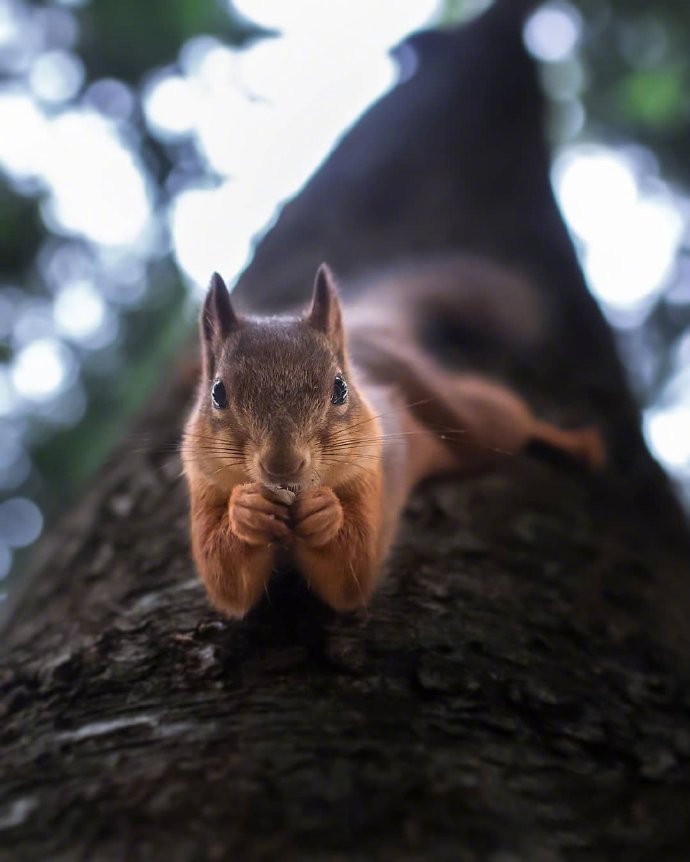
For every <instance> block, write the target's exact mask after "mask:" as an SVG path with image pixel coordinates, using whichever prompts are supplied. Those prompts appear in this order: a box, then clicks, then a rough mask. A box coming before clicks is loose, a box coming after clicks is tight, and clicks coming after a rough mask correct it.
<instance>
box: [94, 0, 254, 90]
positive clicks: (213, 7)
mask: <svg viewBox="0 0 690 862" xmlns="http://www.w3.org/2000/svg"><path fill="white" fill-rule="evenodd" d="M80 22H81V25H82V39H81V43H80V54H81V56H82V59H83V60H84V61H85V63H86V67H87V71H88V74H89V77H91V78H100V77H116V78H121V79H122V80H124V81H128V82H130V83H137V82H138V81H139V80H140V79H141V78H142V76H143V75H145V74H146V72H148V71H149V70H151V69H153V68H155V67H156V66H162V65H165V64H167V63H170V62H172V61H174V59H175V57H176V55H177V52H178V51H179V49H180V46H181V45H183V44H184V43H185V42H186V41H187V39H189V38H190V37H192V36H195V35H198V34H200V33H209V34H213V35H214V36H217V37H219V38H220V39H223V40H225V41H227V42H230V43H232V44H239V43H240V42H242V41H244V40H245V39H246V38H247V37H248V36H250V35H255V34H257V32H258V31H257V30H256V28H255V27H253V26H252V25H250V24H249V22H245V21H243V20H242V19H241V18H239V16H236V15H230V14H228V4H227V3H225V2H223V0H145V2H143V3H142V2H138V0H96V2H93V3H91V5H89V6H86V7H85V8H84V10H83V12H82V13H81V16H80Z"/></svg>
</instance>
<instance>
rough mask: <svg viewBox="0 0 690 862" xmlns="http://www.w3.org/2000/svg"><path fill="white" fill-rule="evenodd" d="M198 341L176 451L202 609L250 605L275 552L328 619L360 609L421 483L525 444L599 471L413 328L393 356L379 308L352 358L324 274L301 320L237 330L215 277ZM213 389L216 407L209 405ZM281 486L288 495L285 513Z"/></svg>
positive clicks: (477, 468)
mask: <svg viewBox="0 0 690 862" xmlns="http://www.w3.org/2000/svg"><path fill="white" fill-rule="evenodd" d="M444 277H446V278H447V264H446V269H445V270H444ZM450 299H452V295H451V297H450V298H449V301H450ZM417 302H418V300H417ZM396 315H398V316H399V315H400V309H399V308H398V309H396ZM360 317H361V312H360ZM377 322H378V323H380V328H379V329H378V337H375V334H376V333H377V328H376V327H377ZM200 329H201V342H202V358H203V373H202V380H201V382H200V386H199V393H198V399H197V404H196V406H195V409H194V411H193V413H192V415H191V417H190V419H189V422H188V423H187V427H186V431H185V438H184V445H183V463H184V469H185V475H186V478H187V482H188V486H189V491H190V497H191V537H192V550H193V554H194V559H195V562H196V565H197V569H198V571H199V574H200V576H201V577H202V579H203V581H204V583H205V584H206V588H207V591H208V594H209V598H210V599H211V601H212V602H213V604H214V605H215V606H216V607H217V608H219V610H221V611H223V612H224V613H226V614H228V615H230V616H237V617H240V616H242V615H244V614H245V613H246V612H247V611H248V610H249V609H250V608H251V607H252V606H253V605H254V604H256V602H257V601H258V599H259V598H260V597H261V594H262V593H263V592H264V590H266V589H267V586H268V581H269V577H270V575H271V571H272V569H273V568H274V566H275V563H276V559H277V554H278V552H280V554H281V556H282V555H284V554H285V553H286V552H287V553H289V554H290V555H291V557H292V559H293V561H294V562H295V563H296V565H297V567H298V569H299V570H300V571H301V573H302V575H303V577H304V578H305V580H306V582H307V584H308V585H309V587H310V588H311V589H313V590H314V592H315V593H317V594H318V595H319V596H320V597H321V598H322V599H323V600H324V601H325V602H327V603H328V604H329V605H331V606H332V607H333V608H336V609H338V610H346V609H352V608H356V607H358V606H361V605H365V604H366V603H367V601H368V600H369V597H370V596H371V594H372V592H373V590H374V588H375V585H376V580H377V578H378V575H379V573H380V571H381V567H382V564H383V561H384V558H385V556H386V554H387V552H388V550H389V548H390V545H391V543H392V541H393V539H394V537H395V531H396V527H397V523H398V520H399V517H400V513H401V511H402V509H403V507H404V505H405V502H406V500H407V498H408V497H409V494H410V492H411V491H412V489H413V488H414V487H415V485H416V484H417V483H418V482H419V481H420V480H421V479H423V478H425V477H427V476H430V475H434V474H436V473H441V472H450V471H453V472H460V473H462V474H471V473H477V472H481V471H485V470H487V469H491V468H493V467H494V466H495V465H496V464H497V463H498V462H499V461H500V460H501V458H503V457H506V456H508V455H513V454H515V453H517V452H519V451H521V450H522V449H524V447H525V446H526V445H527V444H528V443H529V442H531V441H533V440H538V441H540V442H542V443H545V444H547V445H549V446H551V447H554V448H556V449H558V450H560V451H563V452H565V453H567V454H568V455H569V456H570V457H572V458H574V459H576V460H579V461H581V462H582V463H584V464H586V465H588V466H590V467H597V466H599V465H600V464H601V463H602V461H603V446H602V442H601V438H600V436H599V434H598V432H596V431H595V430H593V429H581V430H575V431H566V430H562V429H560V428H557V427H555V426H553V425H550V424H549V423H546V422H543V421H541V420H538V419H537V418H535V417H534V416H533V414H532V413H531V411H530V409H529V407H528V406H527V405H526V404H525V402H524V401H523V400H522V399H521V398H519V397H518V396H517V395H516V394H515V393H513V392H511V391H510V390H508V389H507V388H505V387H503V386H500V385H498V384H496V383H493V382H491V381H489V380H486V379H483V378H481V377H476V376H468V375H456V374H455V375H454V374H452V373H450V372H448V371H446V370H444V369H442V368H441V367H440V366H438V365H437V364H436V363H435V362H434V361H433V360H432V359H431V358H430V357H429V356H427V355H426V354H425V353H424V352H423V351H422V350H421V349H420V348H419V347H418V346H417V345H416V343H415V342H414V338H413V335H412V332H413V327H411V326H410V325H406V326H405V327H404V328H403V330H404V335H405V341H404V343H401V339H400V337H398V338H396V337H395V333H394V332H392V331H391V329H390V315H386V311H385V308H383V307H382V306H378V308H377V307H372V316H370V318H369V319H363V320H362V322H361V323H358V322H357V321H356V320H353V321H352V324H351V325H349V326H348V332H347V334H348V336H349V342H350V347H351V351H348V347H347V345H346V337H345V336H346V332H345V328H344V323H343V314H342V311H341V307H340V302H339V300H338V296H337V292H336V289H335V286H334V283H333V280H332V276H331V274H330V272H329V271H328V270H327V268H325V267H321V269H320V270H319V273H318V274H317V279H316V284H315V288H314V297H313V300H312V306H311V309H310V311H309V313H308V314H307V315H306V316H305V317H297V318H268V319H263V320H254V319H250V318H240V317H238V316H237V315H236V314H235V312H234V310H233V309H232V306H231V304H230V298H229V294H228V292H227V289H226V288H225V285H224V284H223V282H222V280H221V279H220V277H218V276H214V278H213V280H212V284H211V288H210V290H209V294H208V296H207V299H206V302H205V304H204V309H203V311H202V315H201V327H200ZM372 335H374V337H372ZM349 352H352V353H353V354H354V355H355V357H356V359H357V360H358V362H359V368H358V369H357V370H358V371H359V372H360V373H359V375H358V374H357V372H356V371H355V369H353V368H352V366H351V363H350V359H349ZM336 375H342V376H343V377H344V379H345V381H346V382H347V385H348V389H349V392H348V399H347V402H346V403H345V404H340V405H338V404H333V403H331V394H332V392H333V386H334V379H335V377H336ZM216 380H220V381H222V383H223V385H224V387H225V393H226V394H227V406H224V407H223V408H222V409H218V408H216V407H214V406H213V405H212V403H211V397H210V391H211V387H212V385H213V383H214V381H216ZM281 486H282V487H286V486H287V487H292V488H294V489H295V490H296V496H295V499H294V502H293V503H292V505H291V506H289V505H287V504H286V503H285V502H284V501H283V499H282V498H281V495H280V493H276V492H277V491H278V488H279V487H281Z"/></svg>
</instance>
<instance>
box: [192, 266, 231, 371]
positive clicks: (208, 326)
mask: <svg viewBox="0 0 690 862" xmlns="http://www.w3.org/2000/svg"><path fill="white" fill-rule="evenodd" d="M237 323H238V320H237V315H236V314H235V311H234V309H233V307H232V303H231V302H230V292H229V291H228V289H227V287H226V286H225V282H224V281H223V279H222V278H221V277H220V275H219V274H218V273H217V272H214V273H213V275H212V276H211V282H210V284H209V288H208V293H207V294H206V299H205V300H204V305H203V308H202V309H201V319H200V326H199V328H200V334H201V349H202V355H203V360H204V368H205V371H206V376H207V377H210V376H211V375H212V372H213V367H214V365H215V360H214V357H215V354H216V352H217V350H218V349H219V347H220V345H221V344H222V342H223V339H225V338H227V336H228V335H229V334H230V333H231V332H232V330H233V329H234V328H235V327H236V326H237Z"/></svg>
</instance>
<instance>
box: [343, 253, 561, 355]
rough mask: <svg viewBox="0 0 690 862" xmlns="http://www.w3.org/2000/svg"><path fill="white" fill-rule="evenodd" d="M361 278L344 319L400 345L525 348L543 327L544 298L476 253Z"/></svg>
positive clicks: (536, 342)
mask: <svg viewBox="0 0 690 862" xmlns="http://www.w3.org/2000/svg"><path fill="white" fill-rule="evenodd" d="M363 284H366V288H363V289H362V291H361V292H360V293H359V295H358V296H357V297H356V299H355V301H354V303H353V304H352V306H351V310H350V313H349V315H348V317H349V318H350V320H352V321H353V322H355V321H356V323H357V325H358V327H360V328H361V327H362V326H364V327H368V326H369V325H371V326H372V328H375V329H376V330H378V331H379V332H380V331H381V330H384V331H385V330H387V331H389V332H390V333H391V334H392V335H393V336H394V337H395V338H403V339H404V340H405V341H407V342H408V343H410V342H416V343H421V344H427V345H428V344H436V343H438V342H439V341H444V342H446V343H448V342H451V343H462V342H464V343H473V344H480V343H482V342H484V341H486V342H491V343H493V344H503V345H505V346H506V347H507V348H509V349H512V350H519V351H521V352H524V353H533V352H534V351H536V350H537V348H538V347H539V346H540V345H541V344H542V343H543V341H544V339H545V337H546V335H547V333H548V331H549V321H548V312H547V308H546V304H545V302H544V299H543V298H542V296H541V295H540V292H539V291H538V290H537V289H536V288H535V287H534V285H533V284H532V283H531V282H530V281H529V280H528V279H527V278H526V277H524V276H522V275H520V274H518V273H516V272H514V271H513V270H509V269H507V268H504V267H503V266H501V265H500V264H497V263H494V262H493V261H490V260H487V259H484V258H481V257H478V256H470V255H462V256H453V257H446V258H440V259H434V260H430V261H427V262H423V263H414V264H409V265H402V266H399V267H397V268H396V269H392V270H387V271H386V272H385V273H383V274H381V275H378V276H376V277H375V278H374V279H367V280H366V282H364V283H363Z"/></svg>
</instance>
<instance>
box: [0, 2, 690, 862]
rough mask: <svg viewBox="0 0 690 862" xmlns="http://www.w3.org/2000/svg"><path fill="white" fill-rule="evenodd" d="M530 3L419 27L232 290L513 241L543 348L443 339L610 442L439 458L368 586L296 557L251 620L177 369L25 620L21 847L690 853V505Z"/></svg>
mask: <svg viewBox="0 0 690 862" xmlns="http://www.w3.org/2000/svg"><path fill="white" fill-rule="evenodd" d="M506 10H508V11H506ZM509 10H510V3H509V2H505V3H499V4H498V5H497V6H495V7H494V8H493V10H492V11H490V12H489V13H487V14H486V15H484V16H483V17H482V18H481V19H479V20H478V21H476V22H475V23H473V24H472V25H470V26H468V27H466V28H463V29H461V30H458V31H456V32H450V33H445V34H440V33H429V34H425V35H422V36H419V37H416V38H415V39H413V40H412V44H413V46H414V48H415V51H417V52H418V54H419V67H418V69H417V72H416V74H415V75H414V76H413V77H411V78H410V79H409V80H407V81H406V82H404V83H402V84H401V85H400V86H399V87H398V88H397V89H396V90H395V91H393V92H392V93H391V94H390V95H389V96H387V97H386V98H384V99H383V100H382V101H381V102H380V103H379V104H377V105H376V106H375V107H374V108H373V109H372V110H371V111H369V113H368V114H367V115H366V116H365V117H364V118H363V119H362V120H361V121H360V122H359V123H358V124H357V126H356V127H355V128H354V129H353V130H352V131H351V132H350V133H349V134H348V135H347V136H346V138H345V139H344V140H343V141H342V143H341V144H340V145H339V146H338V148H337V149H336V151H335V152H334V153H333V155H332V156H331V157H330V159H329V160H328V161H327V163H326V164H325V165H324V166H323V167H322V168H321V170H320V171H319V172H318V174H317V175H316V176H315V177H314V179H313V180H312V181H311V182H310V183H309V184H308V186H307V187H306V188H305V190H304V191H303V192H302V193H301V194H300V195H299V197H298V198H297V199H296V200H295V201H294V202H293V203H291V204H290V205H288V206H287V207H286V208H285V210H284V211H283V213H282V215H281V217H280V219H279V221H278V223H277V224H276V226H275V227H274V228H273V230H272V231H271V232H270V234H269V235H268V236H267V237H266V238H265V239H264V240H263V242H262V243H261V245H260V246H259V248H258V250H257V254H256V257H255V259H254V261H253V263H252V265H251V266H250V268H249V269H248V271H247V272H246V273H245V274H244V276H243V277H242V280H241V282H240V284H239V286H238V289H237V296H238V297H239V298H240V299H241V300H242V301H243V302H244V303H245V304H246V305H250V306H252V307H254V308H256V309H259V310H265V309H268V308H272V309H279V308H281V307H284V306H287V305H288V304H292V303H294V302H295V301H297V300H300V301H301V300H306V298H307V295H308V292H309V288H310V284H311V279H312V276H313V272H314V270H315V268H316V265H317V264H318V263H319V262H320V261H321V260H322V259H326V260H328V261H329V263H331V264H332V266H333V267H334V268H335V270H336V272H337V273H339V274H340V275H341V276H342V277H343V278H344V279H345V283H346V287H347V283H348V281H352V280H354V279H356V278H358V277H359V276H361V275H362V274H364V273H365V272H366V271H367V270H370V269H372V268H376V267H381V266H388V265H391V264H394V263H398V262H400V261H401V260H403V259H415V258H419V257H421V256H427V255H433V254H438V253H445V252H449V251H458V250H465V251H472V252H480V253H482V254H484V255H488V256H490V257H492V258H493V259H496V260H500V261H501V262H503V263H504V264H507V265H509V266H510V267H512V268H514V269H515V270H519V271H520V272H523V273H526V274H527V275H528V276H529V277H530V278H531V279H532V280H533V281H534V283H535V285H536V286H537V288H538V290H539V293H540V296H541V297H542V299H543V303H544V305H545V307H546V308H547V309H548V310H549V315H550V319H551V321H552V326H551V330H550V335H549V338H548V340H547V343H545V344H544V345H543V346H542V349H541V350H540V352H539V355H538V356H536V357H529V356H524V357H523V356H519V357H516V356H515V355H511V352H510V351H508V350H506V351H503V352H501V351H499V350H498V349H497V348H496V346H495V345H492V346H491V350H486V349H481V345H475V347H474V348H472V347H471V345H470V346H468V347H467V350H466V351H464V352H463V353H462V356H461V357H460V356H459V351H458V350H457V346H453V345H444V344H443V341H442V339H441V338H440V336H439V342H438V348H439V350H441V349H443V352H444V356H445V357H446V358H450V359H452V360H458V359H460V360H461V361H462V362H463V363H465V364H472V365H478V366H481V367H484V368H487V369H489V370H491V371H492V373H497V374H501V375H502V376H504V377H507V378H509V379H510V378H511V377H512V379H513V380H514V381H515V382H516V385H518V386H519V388H520V389H521V390H522V391H524V392H526V393H528V394H529V397H530V399H531V400H533V402H534V403H535V404H536V405H538V407H539V409H540V410H541V411H542V412H544V413H545V414H546V415H549V416H552V417H555V418H557V419H559V420H561V421H565V422H575V421H578V420H582V419H583V418H587V419H594V420H595V421H597V422H598V423H600V424H601V425H602V427H604V428H605V430H606V433H607V438H608V442H609V447H610V451H611V464H610V466H609V467H608V468H607V470H606V471H605V473H604V475H602V476H597V477H591V476H586V475H583V474H581V473H580V472H577V471H573V470H570V469H566V467H565V465H562V464H557V463H550V462H548V461H546V460H545V459H543V458H541V459H539V458H523V459H515V460H514V461H513V462H512V463H511V465H510V466H509V468H508V469H506V470H504V471H503V472H501V473H500V474H496V475H492V476H489V477H485V478H481V479H477V480H472V481H466V482H463V483H459V482H457V481H451V480H445V481H439V482H435V483H430V484H429V485H428V486H427V487H426V488H425V489H424V490H423V491H421V492H420V493H419V494H418V495H417V496H416V497H415V498H414V500H413V501H412V503H411V504H410V506H409V508H408V512H407V514H406V520H405V524H404V527H403V529H402V530H401V536H400V540H399V541H398V543H397V547H396V550H395V551H394V553H393V555H392V558H391V560H390V562H389V564H388V567H387V568H388V570H389V571H388V576H387V578H386V579H385V581H384V584H383V586H382V588H381V589H380V591H379V592H378V593H377V595H376V596H375V598H374V600H373V601H372V602H371V605H370V607H369V609H368V611H367V612H366V613H360V614H354V615H343V616H336V615H334V614H333V613H331V612H329V611H327V610H326V609H324V608H323V607H322V606H320V605H319V604H318V602H317V601H316V600H315V599H314V598H312V597H311V596H310V595H309V594H308V593H307V592H306V589H304V588H302V587H301V586H300V585H299V582H297V581H296V580H294V579H293V578H291V577H289V576H288V577H286V578H284V579H283V580H282V581H280V582H277V583H276V584H274V585H273V586H272V588H271V591H270V599H269V600H266V601H265V602H264V604H263V605H262V606H260V607H259V608H258V610H257V611H256V612H255V613H253V614H252V616H251V617H250V618H249V619H248V620H246V621H244V622H241V623H237V622H227V621H224V620H222V619H221V618H220V617H219V616H218V615H217V614H215V613H214V612H212V611H211V610H210V608H209V606H208V604H207V601H206V599H205V597H204V594H203V590H202V588H201V586H200V584H199V583H198V581H197V579H196V577H195V575H194V572H193V568H192V565H191V562H190V559H189V550H188V544H187V503H186V498H185V493H184V488H183V487H182V484H181V482H180V478H179V471H180V465H179V460H178V458H177V457H176V456H172V455H170V454H167V455H166V454H164V451H163V450H164V449H165V447H167V446H169V445H170V444H173V443H174V442H175V441H176V440H177V439H178V436H179V432H180V427H181V423H182V421H183V418H184V414H185V410H186V409H187V405H188V403H189V395H190V388H191V387H190V383H189V381H187V380H185V379H183V377H180V379H179V380H177V381H176V382H173V383H170V384H169V388H168V389H167V391H166V393H165V395H164V396H163V397H162V398H161V399H160V400H159V402H158V403H157V404H156V405H154V407H153V408H152V409H151V410H150V411H149V413H148V414H147V415H146V416H145V417H143V418H142V420H141V423H140V427H139V428H138V429H137V434H138V435H140V434H142V433H146V434H148V435H149V438H150V440H151V441H152V445H151V451H150V452H149V453H148V454H146V453H141V452H138V451H137V450H136V448H133V446H132V444H131V443H125V444H123V445H122V446H121V447H120V448H119V450H118V451H117V452H116V453H115V454H114V455H113V457H112V459H111V462H110V463H109V465H108V466H107V467H106V468H105V469H104V470H103V472H102V473H101V475H100V476H99V478H98V481H97V483H96V484H95V486H94V487H93V489H92V490H91V492H90V493H89V494H88V495H87V496H86V498H85V499H84V500H83V501H82V502H81V504H80V505H79V506H78V507H77V508H76V509H75V510H74V511H73V512H72V513H71V515H69V516H68V517H67V518H66V519H65V520H64V523H63V524H62V525H61V526H60V527H59V528H58V529H57V530H56V531H55V532H54V533H53V535H52V537H51V538H50V539H49V540H47V541H46V542H45V543H44V545H43V549H42V556H41V560H40V561H39V562H38V564H37V572H36V574H35V576H34V578H33V579H32V580H31V582H30V588H29V590H28V592H27V595H26V596H25V598H24V601H23V603H22V606H21V608H20V609H19V610H18V611H17V613H16V614H15V619H14V621H13V624H12V626H11V627H10V628H9V630H8V632H7V633H6V634H5V644H4V646H5V650H6V655H5V661H4V665H3V670H2V672H1V677H0V687H1V691H2V698H3V699H2V702H1V703H0V710H1V711H2V712H1V713H0V714H2V716H3V718H2V728H1V730H0V734H1V737H2V746H3V753H2V772H1V777H0V859H2V860H13V862H15V860H46V859H50V860H51V862H60V860H70V862H71V860H82V859H83V860H99V862H109V860H127V862H135V860H159V859H161V860H185V862H186V860H190V862H191V860H204V859H211V860H215V859H217V860H226V859H280V860H293V859H294V860H307V859H318V860H339V859H345V858H347V859H362V860H364V859H366V860H369V859H391V860H427V859H447V860H453V862H455V860H480V859H481V860H493V862H508V860H518V859H520V860H529V862H535V860H536V862H539V860H560V859H568V860H580V859H582V860H585V859H587V860H590V859H594V858H596V859H625V860H636V859H640V860H641V859H652V858H659V859H664V860H676V859H677V860H681V859H687V858H688V852H689V851H688V846H689V845H688V840H689V839H690V835H689V834H688V833H689V831H690V830H689V829H688V822H690V821H689V820H688V815H689V814H690V812H689V810H688V809H689V807H690V806H689V802H690V773H689V772H688V760H689V759H690V724H689V723H688V719H689V718H690V695H689V694H688V690H687V688H686V687H685V680H686V679H687V656H688V638H687V634H688V624H687V621H688V619H689V613H690V601H689V590H688V574H689V572H688V559H689V558H690V557H689V554H688V548H689V545H688V540H687V534H686V530H685V527H684V524H683V520H682V517H681V515H680V512H679V510H678V507H677V505H676V503H675V502H674V500H673V497H672V495H671V493H670V491H669V488H668V485H667V483H666V481H665V479H664V477H663V475H662V473H661V471H660V470H659V469H658V467H657V466H656V465H655V464H654V463H653V461H652V459H651V458H650V456H649V455H648V453H647V452H646V450H645V448H644V444H643V441H642V437H641V434H640V431H639V421H638V416H637V412H636V410H635V407H634V405H633V403H632V401H631V398H630V396H629V394H628V391H627V389H626V385H625V381H624V377H623V374H622V371H621V368H620V366H619V363H618V361H617V359H616V356H615V352H614V347H613V341H612V337H611V335H610V333H609V331H608V330H607V328H606V326H605V324H604V322H603V320H602V318H601V316H600V314H599V311H598V310H597V308H596V306H595V304H594V302H593V301H592V299H591V297H590V296H589V294H588V292H587V290H586V287H585V284H584V281H583V278H582V274H581V272H580V270H579V268H578V265H577V261H576V257H575V255H574V252H573V248H572V246H571V243H570V241H569V239H568V237H567V234H566V231H565V229H564V226H563V224H562V221H561V219H560V216H559V214H558V211H557V209H556V206H555V203H554V200H553V197H552V193H551V189H550V185H549V176H548V171H549V158H548V152H547V149H546V146H545V143H544V140H543V137H542V122H541V120H542V116H541V115H542V103H541V98H540V96H539V93H538V88H537V85H536V78H535V74H534V69H533V68H532V65H531V63H530V62H529V60H528V58H527V57H526V55H525V53H524V51H523V48H522V43H521V40H520V30H519V25H518V21H517V20H516V18H515V16H511V14H510V12H509ZM408 52H409V49H405V51H403V52H402V55H403V58H404V57H408ZM316 121H317V119H315V122H316ZM475 348H476V349H475ZM167 386H168V384H167V383H166V387H167Z"/></svg>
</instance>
